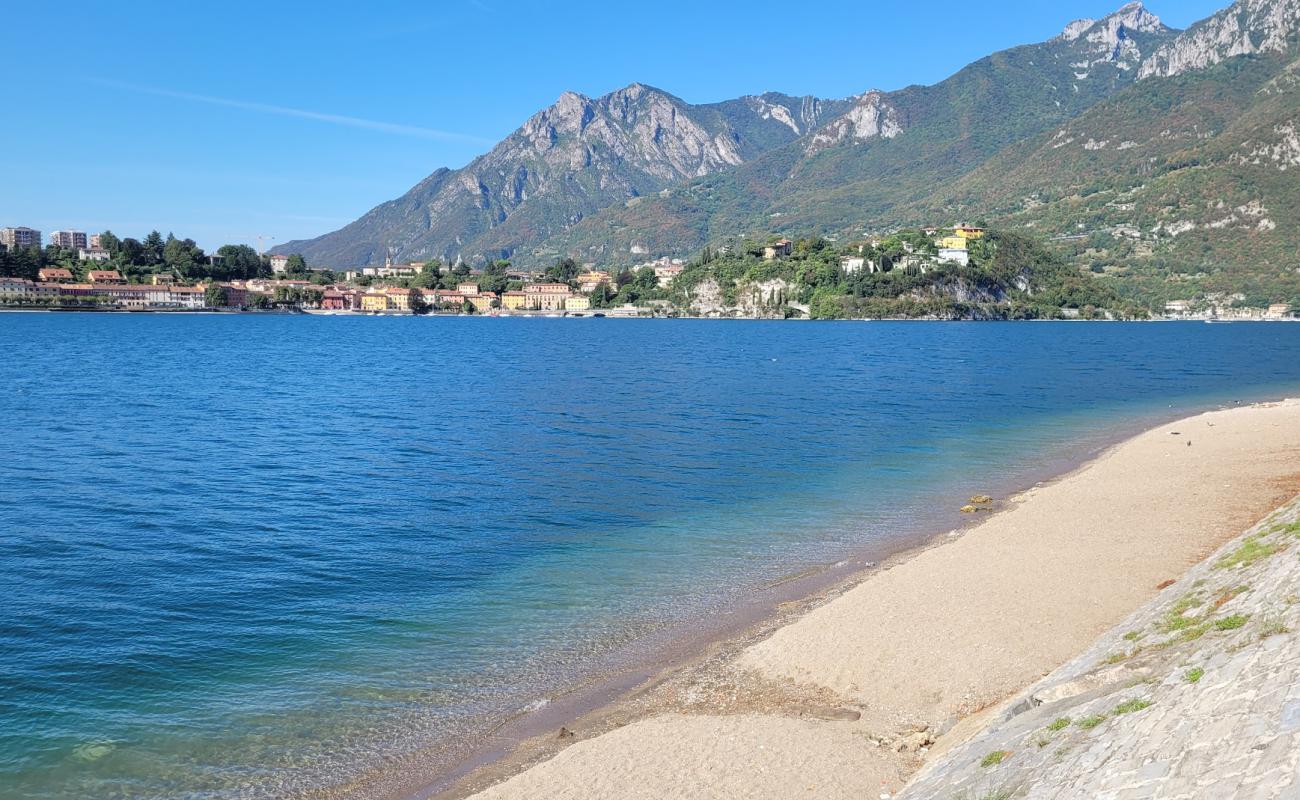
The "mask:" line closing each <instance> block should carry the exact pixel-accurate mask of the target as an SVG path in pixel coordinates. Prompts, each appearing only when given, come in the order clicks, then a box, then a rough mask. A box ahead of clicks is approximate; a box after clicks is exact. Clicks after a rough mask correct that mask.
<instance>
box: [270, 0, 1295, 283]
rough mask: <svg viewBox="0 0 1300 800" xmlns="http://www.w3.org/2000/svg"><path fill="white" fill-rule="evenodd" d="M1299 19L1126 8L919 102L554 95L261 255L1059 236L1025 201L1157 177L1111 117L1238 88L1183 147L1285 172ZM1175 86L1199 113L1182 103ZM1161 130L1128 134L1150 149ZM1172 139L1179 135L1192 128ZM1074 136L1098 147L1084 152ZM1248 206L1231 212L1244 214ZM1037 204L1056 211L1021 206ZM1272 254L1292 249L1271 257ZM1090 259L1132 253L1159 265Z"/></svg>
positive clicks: (536, 259)
mask: <svg viewBox="0 0 1300 800" xmlns="http://www.w3.org/2000/svg"><path fill="white" fill-rule="evenodd" d="M1298 20H1300V0H1239V2H1237V3H1235V4H1233V5H1232V6H1230V7H1228V8H1226V9H1224V10H1222V11H1220V12H1218V13H1217V14H1215V15H1213V16H1211V17H1209V18H1207V19H1205V20H1202V21H1201V22H1198V23H1196V24H1195V25H1193V26H1191V27H1190V28H1188V29H1187V30H1186V31H1176V30H1173V29H1170V28H1168V27H1167V26H1165V25H1164V24H1162V23H1161V22H1160V20H1159V19H1158V18H1157V17H1156V16H1155V15H1153V14H1152V13H1151V12H1149V11H1148V10H1146V8H1145V7H1143V6H1142V4H1140V3H1129V4H1127V5H1125V6H1123V7H1122V8H1120V9H1119V10H1118V11H1116V12H1115V13H1113V14H1110V15H1108V16H1106V17H1103V18H1102V19H1099V20H1091V19H1085V20H1078V21H1076V22H1072V23H1070V24H1069V25H1067V26H1066V27H1065V28H1064V30H1063V31H1062V33H1061V34H1060V35H1058V36H1056V37H1054V38H1052V39H1049V40H1048V41H1045V42H1041V43H1038V44H1031V45H1024V46H1021V47H1015V48H1012V49H1010V50H1005V51H1002V52H999V53H995V54H993V55H991V56H988V57H986V58H983V59H980V60H978V61H976V62H974V63H972V64H970V65H968V66H967V67H965V68H963V69H962V70H959V71H958V72H957V73H955V74H954V75H953V76H951V77H949V78H947V79H945V80H944V81H941V82H939V83H937V84H935V85H933V86H909V87H906V88H904V89H900V90H897V91H892V92H882V91H877V90H869V91H866V92H864V93H862V94H860V95H858V96H856V97H852V98H847V99H843V100H825V99H819V98H813V97H802V98H796V97H790V96H786V95H778V94H767V95H761V96H751V97H743V98H738V99H736V100H729V101H725V102H722V103H713V104H705V105H691V104H688V103H686V102H684V101H682V100H680V99H679V98H676V97H673V96H672V95H670V94H667V93H666V92H663V91H661V90H658V89H654V88H651V87H647V86H643V85H641V84H632V85H631V86H629V87H626V88H624V89H621V90H618V91H616V92H612V93H611V94H608V95H605V96H604V97H600V98H596V99H594V100H593V99H589V98H586V97H583V96H581V95H577V94H573V93H566V94H565V95H563V96H562V97H561V98H560V99H559V100H558V101H557V102H556V104H555V105H553V106H552V107H550V108H548V109H546V110H544V111H542V112H539V113H538V114H536V115H534V116H533V117H532V118H531V119H529V120H528V121H527V122H526V123H525V124H524V126H523V127H521V128H520V129H519V130H518V131H516V132H515V133H513V134H511V136H509V137H507V138H506V139H505V140H504V141H503V142H501V143H500V144H499V145H497V146H496V147H495V148H493V150H492V151H491V152H489V153H487V154H485V155H484V156H481V157H480V158H478V159H476V160H475V161H474V162H472V163H471V164H470V165H468V166H466V167H465V168H463V169H461V170H456V171H449V170H439V171H437V172H435V173H434V174H433V175H431V176H430V177H429V178H427V179H425V180H424V181H422V182H421V183H420V184H418V185H417V186H416V187H415V188H413V189H412V190H411V191H410V192H408V193H407V194H406V195H404V196H403V197H401V198H399V199H397V200H394V201H391V202H389V203H385V204H382V205H380V206H378V207H377V208H375V209H373V210H372V211H370V212H369V213H367V214H366V215H365V216H363V217H362V218H361V219H359V220H357V221H356V222H354V223H352V224H351V225H349V226H347V227H345V228H342V229H340V230H338V231H335V232H333V233H331V234H327V235H325V236H323V237H320V238H318V239H313V240H309V241H303V242H289V243H286V244H284V245H281V246H280V247H278V248H276V250H277V251H279V252H302V253H304V255H306V256H307V257H308V260H309V261H311V262H312V263H317V264H323V265H327V266H336V267H351V266H357V265H361V264H367V263H370V264H373V263H379V262H382V261H383V260H384V258H385V257H386V256H388V255H391V256H392V257H393V258H394V259H395V260H403V261H409V260H421V259H425V258H429V257H439V258H443V259H444V260H454V259H457V258H463V259H465V260H468V261H481V260H483V259H489V258H499V257H508V258H511V259H512V260H513V261H514V262H516V263H517V264H520V265H522V266H539V265H543V264H546V263H548V262H549V261H552V260H554V259H555V258H558V257H562V256H574V257H576V258H579V259H580V260H584V261H594V262H598V263H603V264H610V265H618V264H627V263H635V262H637V261H641V260H644V259H645V258H646V257H654V256H659V255H673V256H684V255H688V254H689V253H690V252H692V251H694V250H695V249H697V248H699V247H700V246H702V245H704V244H706V243H708V242H711V241H712V242H717V241H720V240H722V239H724V238H727V237H732V236H737V235H766V234H769V233H788V234H803V233H810V232H820V233H824V234H827V235H831V236H855V235H864V234H866V233H868V232H871V231H879V230H887V229H889V228H891V227H896V226H898V225H903V224H917V223H921V222H930V221H935V220H940V221H941V220H943V219H948V218H949V217H953V216H954V215H963V216H964V217H965V218H972V219H973V218H982V217H988V218H989V219H991V220H993V219H996V220H997V221H999V222H1001V223H1004V224H1023V225H1025V226H1027V227H1031V228H1032V227H1037V228H1038V229H1039V230H1044V231H1050V232H1051V233H1052V234H1054V235H1058V236H1063V235H1066V233H1067V232H1066V231H1064V227H1065V226H1064V223H1060V224H1058V221H1060V220H1064V219H1066V218H1067V217H1068V211H1067V208H1066V206H1064V205H1053V204H1052V203H1051V202H1048V201H1040V200H1034V199H1032V198H1033V196H1034V195H1035V193H1037V194H1038V195H1039V196H1040V197H1046V196H1049V195H1051V194H1052V192H1053V190H1054V189H1055V188H1056V187H1060V186H1069V185H1074V184H1077V183H1078V181H1077V180H1076V178H1077V177H1078V176H1080V175H1086V176H1090V177H1089V180H1090V181H1093V182H1098V181H1101V182H1105V181H1107V180H1109V179H1110V178H1114V177H1116V176H1115V175H1113V174H1111V173H1110V172H1107V171H1108V170H1112V171H1113V170H1118V171H1120V175H1119V177H1132V176H1133V175H1134V174H1135V172H1134V170H1138V171H1139V172H1140V171H1141V170H1144V169H1150V165H1151V164H1153V163H1154V162H1152V161H1150V160H1148V161H1147V162H1146V164H1145V165H1143V164H1135V163H1134V161H1135V159H1134V158H1133V157H1134V156H1136V155H1137V154H1136V153H1134V152H1130V151H1132V150H1134V149H1135V148H1136V145H1134V146H1132V147H1123V148H1121V145H1122V144H1123V142H1124V141H1129V139H1123V140H1116V139H1117V138H1118V137H1117V136H1109V137H1106V136H1102V134H1103V133H1106V131H1104V130H1103V129H1102V127H1103V126H1104V125H1105V124H1107V123H1103V122H1102V119H1103V118H1104V117H1105V115H1106V114H1111V115H1112V116H1113V115H1115V114H1116V113H1118V114H1119V115H1120V116H1121V117H1123V118H1124V120H1125V122H1124V125H1125V126H1127V127H1130V128H1131V127H1133V126H1138V127H1140V126H1141V125H1144V124H1146V125H1150V126H1166V127H1167V126H1168V125H1170V124H1173V123H1178V124H1179V125H1182V124H1183V123H1188V124H1192V125H1194V124H1195V123H1192V122H1189V119H1190V117H1193V116H1195V115H1196V111H1197V109H1196V103H1205V104H1211V105H1213V104H1214V103H1217V102H1218V101H1217V100H1214V99H1213V98H1216V97H1221V96H1223V95H1224V94H1231V95H1232V96H1233V97H1235V98H1236V100H1234V101H1233V103H1234V104H1233V105H1232V107H1233V108H1235V109H1237V112H1238V113H1241V114H1245V115H1246V117H1245V121H1244V122H1240V123H1239V124H1236V125H1235V127H1234V125H1233V124H1232V123H1231V122H1230V121H1229V120H1222V124H1219V123H1217V122H1216V123H1215V125H1214V126H1213V134H1214V136H1213V137H1207V138H1203V139H1200V140H1195V139H1193V140H1189V141H1188V142H1187V143H1186V146H1184V147H1183V148H1182V149H1184V150H1186V149H1188V147H1191V149H1192V150H1196V149H1197V148H1198V147H1199V148H1204V147H1206V146H1207V145H1206V144H1205V143H1206V142H1208V141H1209V138H1216V137H1219V136H1221V135H1226V134H1225V131H1227V130H1232V131H1233V135H1237V134H1242V135H1248V136H1249V142H1253V144H1252V145H1251V147H1250V148H1246V149H1245V150H1242V149H1241V148H1238V150H1240V152H1238V151H1233V152H1231V153H1229V152H1228V149H1230V148H1228V145H1227V141H1226V139H1224V140H1222V141H1219V142H1218V143H1217V145H1218V146H1219V148H1220V150H1222V151H1223V152H1222V153H1220V156H1221V158H1220V159H1219V161H1218V162H1216V163H1219V164H1220V165H1221V166H1220V172H1222V171H1223V169H1224V168H1226V165H1229V164H1230V163H1232V162H1228V161H1226V160H1225V159H1228V158H1230V157H1232V158H1237V159H1247V160H1249V159H1251V158H1256V159H1270V160H1271V161H1270V163H1274V164H1279V163H1280V164H1283V165H1285V164H1287V163H1289V161H1288V159H1290V158H1292V156H1291V149H1290V148H1293V147H1295V144H1294V139H1295V135H1294V131H1295V130H1296V129H1297V125H1298V124H1300V119H1297V117H1300V115H1297V114H1294V113H1293V112H1294V111H1295V109H1296V102H1295V97H1294V94H1293V93H1291V92H1290V90H1289V88H1286V87H1289V86H1290V85H1291V84H1288V83H1287V81H1288V80H1290V78H1289V77H1288V76H1292V77H1293V76H1294V70H1293V71H1292V72H1286V71H1285V70H1283V69H1282V67H1283V66H1284V65H1285V64H1287V63H1289V62H1288V56H1287V53H1289V52H1290V53H1293V52H1294V50H1293V48H1294V43H1295V39H1296V31H1297V24H1298ZM1252 59H1253V61H1252ZM1247 62H1249V63H1252V64H1256V65H1257V66H1256V67H1255V68H1254V69H1253V71H1251V70H1245V71H1242V70H1241V67H1240V66H1239V65H1241V64H1243V63H1247ZM1259 64H1266V65H1265V66H1258V65H1259ZM1234 65H1237V66H1234ZM1246 72H1249V75H1246V74H1245V73H1246ZM1210 76H1213V77H1210ZM1206 80H1209V81H1211V83H1214V84H1215V85H1217V86H1219V87H1220V88H1219V89H1218V90H1216V91H1217V92H1218V94H1215V93H1214V92H1213V91H1211V90H1209V89H1207V88H1206V87H1207V86H1209V85H1210V84H1206V83H1204V81H1206ZM1170 81H1173V82H1174V83H1173V84H1171V83H1170ZM1268 81H1273V82H1274V83H1273V86H1274V89H1273V94H1272V95H1270V96H1269V97H1271V99H1270V100H1269V101H1268V102H1267V103H1264V104H1263V105H1266V106H1267V108H1268V109H1269V110H1268V112H1267V113H1264V112H1263V111H1261V112H1260V113H1259V115H1258V117H1259V118H1258V120H1257V121H1258V123H1259V124H1258V125H1254V126H1253V127H1252V126H1249V125H1247V124H1246V123H1248V122H1250V120H1254V119H1255V116H1252V115H1251V113H1250V111H1251V108H1252V107H1255V106H1259V107H1260V108H1263V106H1261V105H1259V103H1257V99H1258V98H1255V96H1254V95H1251V94H1250V92H1251V91H1260V92H1262V91H1264V89H1263V88H1261V86H1262V84H1265V83H1268ZM1215 82H1217V83H1215ZM1171 87H1172V88H1171ZM1179 87H1184V88H1185V89H1186V91H1188V92H1189V93H1190V94H1189V95H1188V97H1189V98H1199V99H1191V100H1187V101H1186V102H1184V101H1183V99H1182V98H1179V97H1178V96H1177V92H1178V91H1181V89H1179ZM1248 87H1254V88H1253V89H1250V88H1248ZM1252 98H1254V99H1252ZM1153 104H1154V105H1155V106H1157V107H1154V108H1152V107H1147V106H1150V105H1153ZM1171 106H1176V107H1178V108H1179V109H1181V110H1180V111H1179V112H1178V115H1175V116H1177V119H1175V118H1172V117H1169V116H1168V114H1167V113H1166V112H1167V110H1168V109H1169V108H1170V107H1171ZM1108 109H1109V110H1108ZM1116 109H1121V110H1120V111H1116ZM1124 109H1127V110H1124ZM1221 110H1222V109H1218V110H1215V111H1214V113H1212V114H1209V115H1208V116H1207V119H1208V118H1209V117H1210V116H1214V115H1215V114H1218V113H1219V112H1220V111H1221ZM1093 117H1096V118H1097V120H1096V123H1097V124H1093V123H1089V125H1088V126H1087V127H1088V133H1089V137H1087V138H1079V135H1076V133H1075V128H1076V127H1078V126H1080V125H1081V124H1082V122H1083V121H1086V120H1090V119H1092V118H1093ZM1110 124H1118V123H1116V122H1112V123H1110ZM1166 127H1160V128H1159V129H1153V130H1151V131H1147V132H1146V133H1143V134H1141V135H1139V133H1138V132H1137V131H1136V129H1135V132H1134V133H1133V136H1134V137H1138V138H1144V139H1159V138H1160V136H1161V132H1162V131H1164V130H1165V129H1166ZM1169 130H1170V131H1174V130H1175V129H1174V128H1169ZM1177 130H1178V131H1180V133H1178V134H1177V135H1178V136H1183V135H1185V134H1184V133H1183V132H1181V131H1185V130H1191V129H1190V128H1187V127H1186V126H1185V125H1184V126H1183V127H1181V128H1178V129H1177ZM1061 131H1065V132H1066V133H1065V134H1060V132H1061ZM1200 133H1201V134H1208V133H1210V132H1209V131H1206V130H1201V131H1200ZM1173 135H1174V134H1173V133H1170V134H1168V135H1167V136H1166V138H1169V137H1170V136H1173ZM1054 136H1057V137H1059V138H1057V139H1056V140H1055V141H1052V137H1054ZM1071 136H1074V139H1075V140H1077V142H1076V143H1073V144H1071V145H1070V147H1075V148H1080V150H1079V151H1075V150H1068V153H1069V154H1070V155H1069V156H1068V157H1064V158H1062V157H1061V156H1064V155H1065V153H1066V151H1061V150H1060V148H1059V147H1058V148H1056V149H1053V145H1054V144H1059V143H1060V142H1061V141H1064V140H1065V139H1069V138H1071ZM1104 140H1109V141H1108V143H1107V144H1105V145H1099V144H1098V143H1101V142H1103V141H1104ZM1132 140H1133V141H1135V142H1136V141H1137V139H1132ZM1072 141H1074V140H1072ZM1089 141H1092V142H1093V144H1092V145H1091V147H1092V148H1093V149H1084V148H1085V146H1087V145H1088V142H1089ZM1239 144H1240V143H1239ZM1242 147H1245V145H1242ZM1156 150H1158V151H1159V155H1152V154H1151V153H1148V154H1147V155H1146V156H1145V157H1146V158H1147V159H1152V158H1156V159H1160V158H1168V157H1171V156H1173V155H1174V154H1175V153H1176V152H1177V151H1178V148H1172V147H1161V148H1155V149H1153V151H1152V152H1153V153H1154V152H1155V151H1156ZM1215 152H1216V153H1217V152H1218V151H1217V150H1216V151H1215ZM1076 153H1077V155H1076ZM1207 153H1208V151H1207ZM1251 153H1253V154H1254V155H1251ZM1122 154H1124V155H1122ZM1216 157H1219V156H1216ZM1080 158H1082V159H1084V161H1083V163H1079V159H1080ZM1279 159H1280V161H1279ZM1237 166H1238V167H1239V166H1240V164H1237ZM1190 175H1191V173H1188V174H1186V175H1184V176H1183V178H1181V179H1180V180H1186V179H1189V176H1190ZM1287 177H1292V176H1287ZM1270 180H1271V179H1270ZM1120 182H1121V183H1122V182H1123V181H1120ZM1292 182H1293V183H1300V182H1295V181H1292ZM1273 183H1278V184H1279V185H1278V187H1277V188H1276V189H1270V191H1271V192H1272V194H1273V195H1277V197H1276V198H1275V199H1273V200H1272V203H1273V205H1272V206H1270V207H1272V208H1285V209H1289V208H1292V207H1293V204H1292V201H1291V199H1290V198H1291V196H1292V195H1297V196H1300V188H1293V189H1288V188H1286V186H1284V185H1282V184H1283V183H1285V182H1284V181H1283V182H1278V181H1273ZM1271 185H1272V184H1270V186H1271ZM1170 190H1171V191H1173V189H1170ZM1175 194H1177V193H1175ZM1247 194H1248V193H1247ZM1234 196H1240V197H1245V194H1243V193H1241V192H1236V193H1235V194H1234ZM1271 196H1272V195H1271ZM1025 198H1031V199H1030V200H1028V201H1026V200H1025ZM1154 201H1155V199H1154V198H1152V202H1154ZM1036 203H1037V204H1038V205H1037V206H1036V205H1035V204H1036ZM1248 203H1249V199H1247V200H1243V201H1242V203H1241V205H1243V206H1244V207H1248V208H1254V206H1249V205H1248ZM1026 204H1027V205H1029V206H1030V207H1031V208H1030V209H1028V210H1027V209H1026V207H1025V206H1026ZM1119 205H1121V206H1122V205H1124V204H1123V203H1121V204H1119ZM1040 207H1050V209H1051V211H1052V214H1053V215H1054V216H1052V217H1051V218H1050V219H1049V218H1048V217H1046V216H1044V215H1045V214H1046V213H1047V212H1046V211H1041V212H1034V211H1033V208H1040ZM1234 207H1235V206H1234ZM1298 207H1300V206H1298ZM1112 212H1113V209H1111V211H1110V212H1107V213H1112ZM1243 213H1244V212H1243ZM1036 214H1037V216H1036ZM1112 215H1113V213H1112ZM1174 216H1177V214H1176V213H1175V214H1174ZM1238 216H1239V217H1240V215H1238ZM1054 220H1057V221H1054ZM1212 221H1213V220H1206V223H1207V224H1208V222H1212ZM1269 221H1270V222H1275V218H1274V217H1270V218H1269ZM1256 222H1257V223H1259V222H1260V221H1259V220H1256ZM1083 225H1084V227H1088V222H1087V221H1086V220H1085V221H1083ZM1288 227H1289V226H1288ZM1256 233H1257V234H1259V235H1260V236H1264V237H1266V238H1267V237H1268V236H1274V238H1276V237H1278V236H1283V235H1284V234H1283V233H1277V234H1276V235H1274V233H1273V232H1272V231H1256ZM1285 235H1290V236H1296V234H1292V233H1286V234H1285ZM1265 249H1268V248H1265ZM1275 250H1276V251H1277V252H1286V244H1285V243H1283V245H1282V246H1281V247H1280V248H1275ZM1102 251H1103V252H1106V253H1111V254H1112V255H1122V256H1123V257H1124V258H1130V259H1131V258H1136V259H1142V258H1148V257H1152V256H1153V255H1154V254H1158V253H1160V252H1166V251H1161V250H1160V248H1159V247H1158V246H1156V247H1155V248H1154V249H1152V248H1147V247H1144V248H1138V249H1136V250H1134V249H1133V248H1128V249H1127V250H1125V249H1122V248H1120V249H1114V250H1113V251H1111V250H1106V249H1105V248H1102ZM1270 252H1273V251H1270ZM1166 254H1171V255H1173V256H1177V254H1178V250H1177V248H1174V249H1173V250H1169V251H1167V252H1166ZM1094 255H1095V254H1094ZM1081 257H1082V256H1081ZM1108 257H1109V256H1108Z"/></svg>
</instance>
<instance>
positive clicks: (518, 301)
mask: <svg viewBox="0 0 1300 800" xmlns="http://www.w3.org/2000/svg"><path fill="white" fill-rule="evenodd" d="M527 306H528V293H527V292H502V293H501V307H502V308H504V309H506V310H507V311H517V310H519V309H521V308H526V307H527Z"/></svg>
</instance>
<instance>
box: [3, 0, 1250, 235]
mask: <svg viewBox="0 0 1300 800" xmlns="http://www.w3.org/2000/svg"><path fill="white" fill-rule="evenodd" d="M1120 5H1122V0H1109V2H1105V1H1104V0H1073V1H1072V2H1069V3H1063V4H1056V3H1043V2H1041V0H1008V1H1007V2H1000V3H971V2H969V0H965V1H964V2H957V1H956V0H916V2H911V3H896V2H891V3H870V2H866V3H864V2H862V1H861V0H803V2H800V3H797V4H796V3H788V2H787V3H778V2H768V1H767V0H717V1H715V2H700V1H699V0H693V1H692V2H683V1H682V0H658V2H654V3H627V4H623V3H616V2H613V1H612V0H611V2H588V1H587V0H582V1H581V2H543V1H534V2H507V0H424V1H423V2H415V1H408V0H371V2H367V3H358V2H346V3H344V2H333V1H332V0H319V1H318V2H275V0H262V2H246V1H245V0H225V2H221V3H177V2H174V0H169V1H168V2H163V1H162V0H133V1H132V2H129V3H107V2H100V1H97V0H67V1H66V2H60V3H57V4H50V3H48V2H44V0H40V1H38V2H33V1H32V0H5V2H4V3H3V7H4V8H5V10H6V16H7V18H8V20H9V22H10V24H11V25H14V24H16V25H18V26H19V29H23V28H26V29H25V30H15V29H11V30H10V32H9V33H8V34H7V35H6V36H5V40H4V45H3V46H2V47H0V74H2V75H5V76H6V77H7V78H8V80H7V86H8V88H9V91H10V94H9V96H8V97H7V98H6V101H5V113H4V120H3V124H0V174H2V175H3V178H0V187H2V188H0V226H6V225H29V226H31V227H35V228H40V229H42V230H45V231H50V230H56V229H60V228H75V229H81V230H86V231H91V232H94V231H100V230H103V229H105V228H111V229H112V230H113V231H114V232H116V233H118V234H119V235H122V236H136V237H141V236H143V235H144V234H146V233H147V232H148V231H149V230H151V229H153V228H157V229H159V230H161V231H162V232H163V233H167V232H168V231H174V232H175V233H176V235H178V236H182V237H184V236H191V237H193V238H195V239H197V240H198V241H199V243H200V244H201V245H203V246H204V247H207V248H215V247H216V246H217V245H220V244H223V243H226V242H250V243H255V241H254V237H255V236H256V235H258V234H265V235H267V236H273V237H275V241H277V242H284V241H287V240H289V239H294V238H303V237H308V236H314V235H317V234H320V233H324V232H326V231H329V230H332V229H334V228H336V227H338V226H339V225H342V224H344V223H346V222H348V221H350V220H352V219H354V218H356V217H357V216H359V215H360V214H362V213H364V212H365V211H366V210H367V209H369V208H371V207H372V206H374V205H376V204H377V203H379V202H382V201H384V200H388V199H391V198H393V197H396V196H398V195H400V194H401V193H403V192H405V191H406V190H407V189H408V188H410V187H411V186H412V185H413V184H415V183H416V182H417V181H418V180H420V179H421V178H423V177H424V176H425V175H427V174H429V173H430V172H432V171H433V170H434V169H436V168H437V167H440V166H450V167H458V166H462V165H464V164H465V163H467V162H468V161H469V160H470V159H472V158H473V157H474V156H475V155H478V154H479V153H481V152H483V151H485V150H486V149H488V148H489V147H490V145H491V143H492V142H495V141H496V140H498V139H501V138H502V137H504V136H505V135H507V134H508V133H510V132H511V131H512V130H514V129H515V128H516V127H517V126H518V125H519V124H520V123H521V122H523V120H525V119H526V118H527V117H528V116H529V115H531V114H532V113H533V112H535V111H536V110H538V109H540V108H543V107H545V106H547V105H549V104H550V103H552V102H553V101H554V100H555V98H556V97H558V96H559V94H560V93H561V92H562V91H564V90H566V89H573V90H575V91H579V92H582V93H584V94H588V95H592V96H596V95H600V94H603V93H605V92H608V91H611V90H614V89H617V88H619V87H621V86H625V85H627V84H628V83H631V82H633V81H640V82H642V83H648V84H651V85H654V86H658V87H659V88H661V89H665V90H667V91H669V92H672V93H674V94H676V95H678V96H680V97H682V98H683V99H685V100H688V101H691V102H710V101H715V100H722V99H726V98H730V97H736V96H739V95H742V94H757V93H760V92H764V91H782V92H787V93H790V94H796V95H800V94H815V95H818V96H822V97H843V96H847V95H851V94H857V93H859V92H862V91H865V90H866V89H869V88H882V89H893V88H897V87H900V86H904V85H907V84H909V83H933V82H935V81H938V80H941V79H943V78H944V77H946V76H947V75H949V74H951V73H952V72H954V71H956V70H958V69H960V68H961V67H962V66H963V65H965V64H967V63H969V62H970V61H973V60H975V59H977V58H979V57H981V56H983V55H987V54H988V53H990V52H993V51H995V50H1000V49H1003V48H1006V47H1011V46H1014V45H1017V44H1024V43H1027V42H1035V41H1041V40H1043V39H1047V38H1050V37H1051V36H1054V35H1055V34H1056V33H1058V32H1059V31H1060V29H1061V28H1062V27H1064V26H1065V24H1066V23H1068V22H1069V21H1070V20H1071V19H1074V18H1078V17H1085V16H1088V17H1099V16H1104V15H1105V14H1106V13H1109V12H1110V11H1113V10H1114V9H1115V8H1117V7H1118V6H1120ZM1224 5H1227V0H1153V2H1151V3H1149V4H1148V7H1149V8H1150V10H1151V11H1152V12H1153V13H1156V14H1157V15H1159V16H1160V17H1161V18H1162V19H1163V20H1164V21H1165V23H1166V24H1168V25H1172V26H1174V27H1186V26H1187V25H1188V24H1190V23H1191V22H1194V21H1195V20H1197V19H1200V18H1202V17H1204V16H1207V15H1209V14H1210V13H1213V12H1214V11H1215V10H1216V9H1217V8H1219V7H1222V6H1224ZM24 20H25V21H24ZM28 26H29V27H28Z"/></svg>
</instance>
